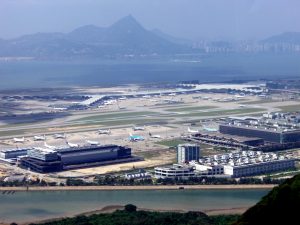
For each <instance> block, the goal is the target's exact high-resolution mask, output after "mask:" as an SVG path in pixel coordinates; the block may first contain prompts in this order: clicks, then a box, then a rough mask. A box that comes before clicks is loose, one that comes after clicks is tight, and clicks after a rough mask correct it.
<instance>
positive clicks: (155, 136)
mask: <svg viewBox="0 0 300 225" xmlns="http://www.w3.org/2000/svg"><path fill="white" fill-rule="evenodd" d="M149 136H150V137H151V138H157V139H159V138H161V136H160V135H157V134H156V135H152V134H151V133H150V132H149Z"/></svg>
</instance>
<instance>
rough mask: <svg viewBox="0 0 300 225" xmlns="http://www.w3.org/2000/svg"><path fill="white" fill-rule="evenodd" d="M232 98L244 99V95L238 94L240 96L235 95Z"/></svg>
mask: <svg viewBox="0 0 300 225" xmlns="http://www.w3.org/2000/svg"><path fill="white" fill-rule="evenodd" d="M234 97H236V98H237V99H240V98H245V97H246V95H245V94H240V95H235V96H234Z"/></svg>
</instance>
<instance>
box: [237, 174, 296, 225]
mask: <svg viewBox="0 0 300 225" xmlns="http://www.w3.org/2000/svg"><path fill="white" fill-rule="evenodd" d="M298 213H300V174H299V175H297V176H295V177H293V178H292V179H288V180H287V181H285V182H284V183H283V184H281V185H280V186H278V187H275V188H274V189H273V190H272V191H271V192H269V194H268V195H266V196H265V197H263V198H262V200H261V201H260V202H258V203H257V204H256V205H255V206H253V207H252V208H250V209H249V210H247V211H246V212H245V213H244V214H243V215H242V216H241V217H240V219H239V220H238V221H237V222H236V223H234V225H260V224H266V225H267V224H288V225H293V224H300V217H299V215H298Z"/></svg>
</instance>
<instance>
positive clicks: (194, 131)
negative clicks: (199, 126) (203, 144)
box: [188, 127, 199, 133]
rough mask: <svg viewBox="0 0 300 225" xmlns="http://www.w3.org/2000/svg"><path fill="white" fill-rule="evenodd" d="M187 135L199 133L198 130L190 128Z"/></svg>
mask: <svg viewBox="0 0 300 225" xmlns="http://www.w3.org/2000/svg"><path fill="white" fill-rule="evenodd" d="M188 132H189V133H199V130H192V129H191V128H190V127H188Z"/></svg>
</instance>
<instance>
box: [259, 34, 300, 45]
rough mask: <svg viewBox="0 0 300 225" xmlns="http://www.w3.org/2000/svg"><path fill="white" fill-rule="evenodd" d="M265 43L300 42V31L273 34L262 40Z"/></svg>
mask: <svg viewBox="0 0 300 225" xmlns="http://www.w3.org/2000/svg"><path fill="white" fill-rule="evenodd" d="M262 42H263V43H270V44H275V43H288V44H300V32H285V33H282V34H279V35H274V36H271V37H269V38H267V39H264V40H262Z"/></svg>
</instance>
